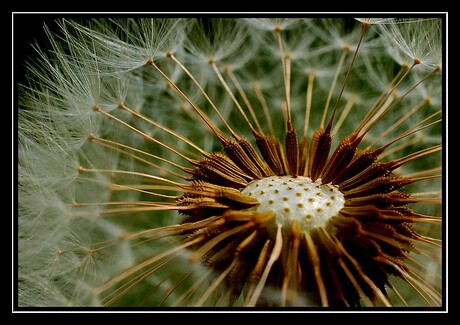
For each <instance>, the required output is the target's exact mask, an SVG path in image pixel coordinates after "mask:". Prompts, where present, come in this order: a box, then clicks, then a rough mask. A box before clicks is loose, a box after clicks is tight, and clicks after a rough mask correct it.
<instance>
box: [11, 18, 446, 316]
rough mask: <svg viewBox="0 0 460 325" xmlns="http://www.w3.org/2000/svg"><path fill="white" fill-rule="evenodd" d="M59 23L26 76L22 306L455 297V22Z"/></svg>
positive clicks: (416, 301) (428, 302)
mask: <svg viewBox="0 0 460 325" xmlns="http://www.w3.org/2000/svg"><path fill="white" fill-rule="evenodd" d="M58 25H59V27H60V30H59V31H57V32H51V31H49V30H47V36H48V38H49V44H50V46H51V48H50V50H49V51H43V50H38V52H37V53H38V55H37V57H36V59H35V60H34V61H31V62H30V63H29V66H28V74H27V76H28V83H27V84H24V85H20V88H19V98H18V106H19V110H18V121H19V124H18V153H19V156H18V162H19V174H18V199H19V219H18V229H19V232H18V234H19V238H18V240H19V255H18V260H19V264H18V289H19V291H18V298H19V301H18V303H19V305H20V306H198V307H199V306H247V307H251V306H262V307H269V306H306V307H315V306H320V307H333V308H343V307H358V306H366V307H369V306H387V307H390V306H435V307H439V306H442V305H443V301H444V300H443V292H442V288H443V282H444V281H445V279H443V278H442V276H441V275H442V262H443V261H442V258H441V257H442V248H443V242H442V237H443V236H442V229H443V228H442V213H441V210H442V205H441V203H442V178H441V177H442V174H443V170H442V167H441V154H442V148H443V147H442V141H441V134H442V120H441V118H442V116H441V113H442V82H441V78H442V42H441V41H442V18H432V19H402V18H394V19H393V18H385V19H375V18H374V19H356V20H355V19H347V18H329V19H322V18H305V19H298V18H296V19H294V18H283V19H280V18H279V19H265V18H264V19H253V18H212V17H206V18H200V19H191V18H187V19H178V18H161V19H160V18H132V19H122V18H116V19H102V18H98V19H80V20H79V21H77V20H67V19H61V20H58ZM38 48H39V47H38Z"/></svg>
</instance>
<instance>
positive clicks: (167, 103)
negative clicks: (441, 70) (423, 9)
mask: <svg viewBox="0 0 460 325" xmlns="http://www.w3.org/2000/svg"><path fill="white" fill-rule="evenodd" d="M364 22H365V23H366V24H368V23H371V27H370V32H369V33H366V36H365V39H364V41H363V45H362V48H361V49H360V56H359V57H358V59H357V61H356V62H355V63H354V69H353V73H352V75H351V76H350V81H349V82H348V85H347V88H346V91H345V92H344V95H343V98H342V102H341V105H340V109H339V111H338V112H339V113H338V118H337V119H338V120H339V121H341V122H340V125H341V127H340V128H337V129H336V130H335V131H334V133H335V134H336V136H335V138H334V141H339V140H338V139H340V138H341V135H345V134H348V133H349V132H350V130H352V128H353V127H355V126H356V121H359V120H361V119H362V118H363V116H364V115H365V113H366V112H367V111H368V110H369V108H370V107H372V105H373V103H374V100H375V98H376V97H377V96H378V94H380V93H381V92H382V88H383V87H386V85H388V82H387V81H389V80H391V78H392V77H393V76H394V74H395V71H398V69H399V68H400V66H401V65H402V64H405V63H407V62H408V63H409V64H412V62H413V60H414V59H415V58H417V60H419V61H420V62H421V63H420V66H423V67H424V68H425V70H426V69H428V68H432V67H434V66H441V65H442V62H440V59H441V57H442V55H441V53H442V44H441V38H440V37H439V36H437V35H440V34H441V31H440V28H441V27H442V26H441V24H440V20H439V19H430V20H425V19H418V20H414V21H410V22H408V23H406V22H404V21H401V20H400V19H385V20H364ZM58 26H59V30H58V31H50V30H48V29H46V34H47V36H48V38H49V48H41V46H40V44H38V47H37V48H38V51H37V56H36V58H35V59H34V60H31V61H30V62H29V63H28V68H29V70H28V80H29V82H28V83H27V84H25V85H20V87H19V97H18V122H19V123H18V203H19V207H18V211H19V215H18V243H19V247H18V253H19V254H18V289H19V292H18V298H19V301H18V302H19V305H20V306H88V305H100V304H101V303H102V302H101V301H99V300H98V298H97V296H95V295H94V291H93V290H94V288H96V287H98V286H100V285H101V284H102V283H104V281H107V280H108V279H110V278H111V277H113V276H114V275H117V274H120V273H121V272H122V271H123V270H125V269H126V268H127V267H129V266H131V265H133V264H134V263H135V262H136V261H139V260H142V259H143V258H145V256H149V255H151V254H152V252H155V250H159V249H160V246H158V245H157V246H155V243H151V245H140V246H131V245H130V244H129V243H128V242H126V241H124V240H123V235H124V234H125V233H126V232H127V231H133V230H138V229H145V228H154V227H155V226H162V225H166V224H173V223H174V222H175V221H177V220H179V219H178V218H179V217H178V216H177V215H176V214H175V213H165V212H162V213H156V214H155V217H152V214H151V213H150V214H148V213H139V214H136V216H134V217H133V216H131V215H130V216H123V215H121V216H115V217H105V216H104V206H103V205H101V203H103V202H114V201H117V200H118V201H130V200H132V201H134V200H136V199H137V198H138V197H140V196H141V195H142V194H141V193H139V192H136V191H120V190H119V189H118V190H116V189H115V188H114V186H113V184H112V182H113V179H112V178H111V177H110V175H108V174H107V173H102V172H101V173H93V174H92V175H91V176H87V175H82V174H80V173H79V172H78V167H79V166H85V167H87V168H94V169H98V170H117V169H122V170H128V171H135V172H139V173H152V174H155V175H158V176H162V175H163V174H162V173H163V171H162V170H161V169H160V168H159V169H156V170H152V167H151V166H147V165H145V164H142V162H140V161H138V160H136V159H133V158H131V157H130V156H129V155H123V154H121V153H120V152H119V151H116V150H110V149H109V148H106V147H104V146H101V145H98V144H95V143H93V142H92V141H89V139H91V137H93V136H97V137H101V138H104V139H110V140H111V141H115V142H116V141H118V142H120V143H123V144H124V145H126V146H131V147H133V148H138V149H139V150H144V151H146V152H151V153H152V154H155V155H157V156H161V157H164V158H165V159H166V160H168V161H171V162H181V163H182V164H183V161H182V160H181V158H180V157H178V156H177V155H173V154H171V152H170V151H169V150H166V149H164V148H163V147H161V146H155V145H152V143H151V142H148V141H146V140H145V138H146V137H145V135H147V136H149V137H152V138H158V139H161V141H163V142H164V143H167V144H169V145H171V146H173V147H174V150H177V151H178V152H189V151H190V147H189V146H188V145H187V144H186V143H185V142H182V141H177V138H175V137H172V136H171V135H170V134H168V133H167V132H164V131H163V130H161V129H159V128H154V127H152V126H151V125H147V124H146V123H143V121H139V119H135V118H133V116H132V114H129V113H127V112H125V111H123V110H119V109H118V108H119V107H120V104H121V103H123V104H125V105H127V106H128V107H130V108H132V109H133V110H136V111H138V112H141V113H142V114H144V115H145V116H146V117H149V118H152V119H153V120H155V121H156V122H157V123H158V124H161V125H163V126H165V127H166V128H169V129H172V130H175V131H177V132H178V133H179V134H180V135H181V136H182V137H184V138H187V139H189V140H190V141H191V142H192V143H195V144H196V145H197V146H199V147H200V148H202V149H204V150H206V151H208V152H213V151H217V150H220V146H219V144H218V143H217V141H216V140H215V138H214V137H213V136H212V134H211V132H210V130H209V129H208V128H206V127H205V125H204V124H203V123H202V122H201V121H199V118H198V116H197V115H196V114H194V113H193V111H192V109H191V107H190V105H188V104H187V103H186V102H185V101H184V100H183V99H181V98H180V97H179V96H178V95H177V93H176V92H175V91H174V89H172V88H171V87H170V84H168V82H166V81H165V79H164V78H162V77H161V76H160V75H159V74H158V73H157V72H156V71H154V70H153V69H152V68H151V67H149V66H148V65H147V63H148V62H150V61H154V62H155V63H156V64H157V65H158V66H159V67H160V68H161V69H162V70H163V71H164V72H165V73H166V74H167V75H168V76H170V78H171V80H172V81H173V82H174V83H176V84H177V86H178V87H179V88H180V89H182V90H183V91H184V93H186V94H187V96H188V97H189V98H190V99H191V100H193V102H194V103H196V105H197V106H199V107H202V108H203V110H204V111H206V112H207V113H208V114H209V116H210V117H211V118H212V120H213V122H214V123H215V124H216V126H217V127H219V128H222V129H225V128H224V126H223V122H222V120H221V119H220V118H219V117H218V116H216V114H215V112H213V111H212V110H211V109H210V108H209V104H208V101H207V100H206V99H205V98H204V96H203V95H202V92H201V91H200V89H199V88H198V87H196V85H195V84H194V83H192V82H191V81H190V79H189V78H188V77H187V75H186V73H185V72H184V70H183V69H181V68H180V67H179V66H178V65H177V64H176V63H175V62H173V61H172V60H171V56H170V54H171V53H173V54H174V56H175V57H177V58H178V59H180V62H182V63H183V64H184V65H185V66H187V68H188V69H189V71H190V72H191V73H192V74H193V76H194V77H195V78H196V80H197V81H198V82H199V84H200V85H201V86H202V87H203V89H205V91H206V93H207V94H208V95H209V97H211V98H212V100H213V102H214V104H215V105H216V107H218V109H219V113H220V114H221V116H222V117H223V119H225V120H226V121H228V122H229V123H230V124H231V125H232V127H233V128H234V130H235V131H236V132H239V133H241V134H245V135H247V136H249V131H248V130H249V129H248V125H247V124H246V123H245V122H243V119H242V117H241V115H240V113H239V111H238V109H236V108H235V105H234V101H233V100H232V99H231V98H230V96H228V94H227V90H226V89H224V87H223V86H222V83H221V82H220V80H219V78H218V77H217V76H216V73H215V71H214V70H213V68H212V66H211V65H210V62H214V63H216V65H217V67H218V69H219V70H220V72H221V73H222V75H223V76H224V78H225V79H227V80H228V81H229V85H230V90H231V91H232V92H233V94H235V96H236V97H238V99H239V101H240V102H241V103H244V102H245V101H244V99H242V98H241V95H240V92H239V89H238V87H237V86H236V85H235V84H232V83H231V81H230V78H229V75H227V74H225V72H228V71H231V72H232V73H233V74H234V75H235V76H236V78H237V79H238V80H239V82H240V85H239V86H240V87H241V89H243V90H244V92H245V94H247V96H248V102H250V103H253V104H252V105H253V107H252V110H253V111H254V112H255V115H256V117H257V119H258V120H260V121H265V120H266V121H270V123H265V124H264V125H263V128H264V131H265V132H271V131H273V133H275V134H276V135H278V136H282V135H283V132H284V131H285V127H284V122H283V121H284V114H285V93H284V81H283V72H282V69H281V64H280V60H281V55H280V51H279V44H278V41H277V38H276V35H275V33H274V31H275V30H281V34H282V37H283V42H284V44H283V45H284V52H283V53H284V58H287V60H289V61H290V64H291V65H290V66H291V76H292V78H291V82H290V98H291V99H290V106H291V110H292V116H293V124H294V127H295V128H296V129H297V130H299V134H301V133H302V130H305V133H306V135H307V136H308V137H311V135H312V132H313V130H314V129H316V128H318V126H319V124H320V121H321V115H322V112H323V109H324V107H325V105H326V103H327V102H329V101H332V100H334V99H335V98H337V96H338V87H336V90H335V92H333V93H330V89H331V88H330V87H331V84H332V83H333V82H334V79H335V78H336V77H335V75H336V67H337V65H338V63H339V61H340V58H341V57H342V55H343V53H344V52H347V55H346V56H345V57H344V64H345V66H347V65H349V64H350V62H351V57H352V55H351V54H352V53H353V52H354V51H355V50H356V45H357V44H358V41H359V36H360V31H361V26H362V24H361V23H360V22H358V21H356V20H353V19H341V18H336V19H322V18H320V17H318V18H306V19H298V18H296V19H294V18H283V19H249V18H248V19H246V18H244V19H243V18H235V19H231V18H220V19H213V18H207V19H191V18H187V19H177V18H162V19H160V18H152V19H150V18H130V19H124V18H117V19H89V18H84V19H83V18H82V19H79V22H77V21H76V20H75V21H74V20H67V19H60V20H58ZM411 60H412V61H411ZM343 70H344V71H345V69H343ZM337 78H338V80H337V84H341V83H342V82H343V80H344V78H345V73H344V72H343V71H342V73H340V74H339V75H338V77H337ZM309 80H313V83H314V91H313V96H312V99H311V100H309V99H308V98H306V89H307V87H308V83H309ZM440 80H441V78H440V77H439V76H435V77H434V78H431V79H430V80H429V81H427V82H424V83H423V85H421V86H420V87H417V90H416V91H413V92H411V93H410V96H407V98H405V101H404V103H405V104H404V105H403V104H401V105H400V106H398V108H397V109H395V110H393V111H392V112H396V113H394V114H396V115H394V116H390V117H388V118H385V119H382V120H381V121H379V122H378V123H376V125H375V127H373V129H372V130H371V131H370V132H369V135H368V136H367V137H366V139H365V140H364V143H368V144H369V143H371V142H372V141H373V139H378V136H379V135H381V134H383V133H384V132H385V130H388V129H389V128H390V127H393V128H394V129H393V132H394V133H396V134H398V133H400V132H398V130H406V129H407V124H408V123H417V122H419V121H421V120H422V119H423V117H424V116H429V115H430V114H431V113H433V112H436V111H438V110H439V107H440V105H441V91H440V89H441V81H440ZM413 84H414V79H412V78H411V77H410V78H407V79H406V80H405V82H404V83H403V84H401V85H400V87H398V89H400V90H398V92H399V93H398V94H394V95H395V96H401V95H402V94H404V90H409V89H410V88H411V87H412V86H413ZM425 100H426V101H428V100H429V101H428V102H427V103H426V105H424V106H423V110H419V111H418V113H416V114H415V113H414V114H412V115H408V117H407V119H405V120H404V122H403V123H401V125H397V126H394V121H395V120H396V119H397V118H398V119H399V118H400V117H401V116H404V115H405V114H407V113H408V112H409V111H411V110H412V109H413V107H414V106H416V105H418V104H419V103H420V102H423V101H425ZM309 105H311V107H312V111H311V114H310V118H309V120H308V123H309V125H310V127H309V128H306V127H305V124H306V123H305V120H306V119H305V107H306V106H309ZM95 108H98V109H101V110H104V111H106V112H110V113H111V114H113V116H115V117H116V118H118V119H120V120H122V121H124V122H125V123H126V124H133V125H135V127H136V128H138V129H142V130H143V132H144V133H145V135H144V136H143V135H141V134H137V133H135V132H133V131H132V130H130V129H129V128H127V127H125V126H123V125H121V124H120V123H117V122H115V121H114V120H110V119H107V118H106V117H104V116H103V115H101V114H100V113H98V112H97V111H96V110H95ZM244 109H245V110H246V109H247V107H245V108H244ZM340 112H346V113H343V114H342V116H340ZM267 125H268V126H267ZM254 126H255V127H256V125H254ZM269 126H271V130H270V128H269ZM401 132H402V131H401ZM440 134H441V132H440V129H434V130H433V129H430V130H426V131H421V132H418V133H417V135H414V138H415V137H420V136H422V137H424V139H425V140H426V141H427V142H428V143H439V142H440ZM378 141H379V143H385V137H383V138H381V139H379V140H378ZM334 143H336V142H334ZM402 152H403V153H404V151H402ZM399 154H401V151H400V152H399ZM389 155H390V157H391V151H390V153H389ZM436 164H439V157H433V156H430V157H427V158H426V160H424V165H423V166H421V165H413V164H412V165H410V166H408V167H405V168H406V169H405V170H404V171H405V172H406V171H410V172H417V171H418V170H420V169H423V168H427V166H428V167H435V166H436ZM158 165H159V166H160V167H161V166H168V167H169V165H168V164H166V163H165V162H164V161H159V162H158ZM408 169H410V170H408ZM168 177H170V175H168ZM172 178H173V179H174V177H172ZM280 181H282V179H277V180H273V182H275V183H278V182H280ZM430 184H435V185H434V186H433V187H434V189H433V190H434V191H436V190H439V189H440V186H441V185H440V183H436V182H433V183H430ZM256 185H257V183H256ZM256 185H252V186H256ZM259 185H261V186H262V187H263V188H266V190H267V191H268V188H269V187H270V183H267V184H260V183H259ZM300 186H301V185H300V184H296V185H295V187H300ZM252 188H253V187H251V189H252ZM328 190H332V192H334V196H336V195H335V194H338V193H336V190H335V189H334V188H333V187H329V188H328V189H326V190H322V191H321V192H320V193H324V194H325V192H327V191H328ZM247 191H249V192H251V191H252V190H250V189H249V188H248V189H247ZM254 191H255V189H254ZM284 191H285V192H286V193H284V194H286V195H284V194H281V200H282V199H283V198H284V197H285V196H286V197H288V199H291V198H292V199H293V198H295V197H296V194H295V193H297V191H294V192H293V193H294V194H293V196H291V195H290V194H289V195H288V191H290V190H289V188H288V187H286V188H285V189H284ZM253 194H254V196H257V198H258V199H260V200H264V198H265V196H263V195H259V194H260V193H259V194H257V193H256V192H253ZM302 195H303V194H302ZM336 197H337V196H336ZM273 198H274V197H268V196H267V200H268V201H267V203H268V204H269V201H270V200H271V199H273ZM311 198H312V197H310V196H303V201H308V200H309V199H311ZM328 198H329V199H328V200H326V201H323V203H321V204H320V206H318V207H315V208H316V209H322V208H323V204H324V205H327V203H328V202H330V201H331V200H332V196H331V195H329V196H328ZM79 202H85V203H86V205H85V206H82V207H79V208H78V209H76V208H75V205H76V204H77V203H79ZM339 205H340V204H339ZM339 205H338V206H336V207H335V209H339V208H340V207H339ZM284 208H285V207H284V206H283V205H279V206H277V207H276V210H277V211H281V213H280V214H282V210H283V209H284ZM304 208H305V209H310V208H308V207H306V206H305V207H304ZM299 209H301V208H299ZM331 211H332V210H331ZM277 213H278V212H277ZM297 213H299V215H302V216H304V217H305V218H307V216H308V215H310V214H311V213H310V212H309V211H307V210H299V211H293V212H292V214H291V215H290V216H291V217H294V214H296V215H297ZM332 214H333V213H332ZM326 219H327V218H326ZM313 222H316V221H313ZM323 222H324V220H321V221H318V223H319V224H323ZM306 227H307V226H306ZM109 242H110V244H111V245H106V244H105V243H109ZM106 246H107V247H108V248H104V247H106ZM102 248H104V249H102ZM182 268H183V266H182ZM178 270H179V271H180V267H179V268H178V269H176V271H178ZM148 281H149V283H150V285H152V286H155V285H158V286H159V287H160V288H164V289H165V292H167V290H169V289H170V288H169V287H168V280H166V281H164V282H162V283H161V285H159V284H158V283H159V281H158V279H157V278H155V276H152V277H151V278H149V280H148ZM168 288H169V289H168Z"/></svg>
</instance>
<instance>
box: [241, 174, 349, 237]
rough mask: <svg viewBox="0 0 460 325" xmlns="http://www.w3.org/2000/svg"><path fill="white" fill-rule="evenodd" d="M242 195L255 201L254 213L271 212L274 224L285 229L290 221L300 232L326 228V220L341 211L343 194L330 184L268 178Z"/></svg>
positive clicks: (245, 190)
mask: <svg viewBox="0 0 460 325" xmlns="http://www.w3.org/2000/svg"><path fill="white" fill-rule="evenodd" d="M242 193H243V194H244V195H247V196H250V197H253V198H256V199H257V200H258V201H259V202H260V205H258V206H257V207H255V208H254V210H256V211H260V212H266V211H273V212H275V213H276V222H277V223H281V224H282V225H283V228H285V229H286V227H288V226H289V225H290V223H291V222H292V221H293V220H297V221H298V222H299V225H300V228H301V230H302V231H310V230H311V229H313V228H316V227H321V226H326V224H327V222H328V220H329V218H331V217H333V216H336V215H338V213H339V211H340V210H341V209H342V208H343V207H344V202H345V198H344V196H343V194H342V193H341V192H340V191H339V190H338V189H337V187H335V186H334V185H330V184H322V183H321V180H320V179H317V180H316V181H315V182H312V180H311V179H310V178H309V177H303V176H299V177H296V178H293V177H291V176H271V177H266V178H262V179H260V180H256V181H254V182H252V183H250V184H249V185H248V186H247V187H246V188H245V189H244V190H243V191H242Z"/></svg>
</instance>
